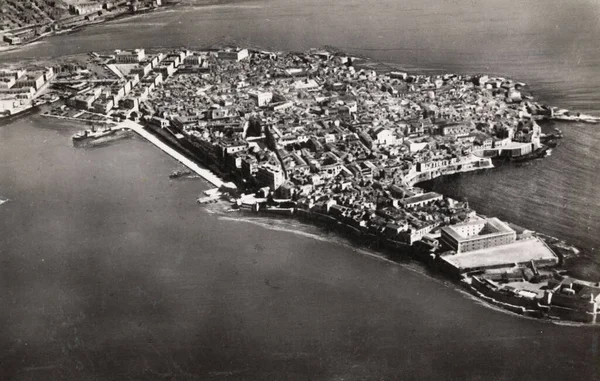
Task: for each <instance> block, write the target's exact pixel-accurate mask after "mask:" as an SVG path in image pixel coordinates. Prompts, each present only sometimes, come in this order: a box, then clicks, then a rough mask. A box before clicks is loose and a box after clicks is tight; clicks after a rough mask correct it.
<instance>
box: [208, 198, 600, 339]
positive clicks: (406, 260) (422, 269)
mask: <svg viewBox="0 0 600 381" xmlns="http://www.w3.org/2000/svg"><path fill="white" fill-rule="evenodd" d="M216 205H217V206H220V207H221V208H220V210H217V211H215V210H214V209H212V208H210V207H208V208H204V210H205V211H206V212H208V213H210V214H214V215H216V216H217V217H218V218H220V219H222V220H225V221H233V222H243V223H250V224H254V225H257V226H260V227H263V228H264V229H269V230H276V231H282V232H286V233H290V234H297V235H301V236H305V237H307V238H310V239H315V240H319V241H325V242H332V243H334V244H336V245H342V246H344V247H346V248H348V249H350V250H351V251H352V252H356V253H358V254H360V255H364V256H366V257H369V258H371V259H375V260H378V261H382V262H385V263H388V264H392V265H395V266H400V267H402V268H403V269H405V270H408V271H410V272H412V273H414V274H417V275H418V276H423V277H425V278H427V279H429V280H432V281H435V282H436V283H438V284H440V285H443V286H444V287H448V288H451V289H452V290H454V291H457V292H458V293H460V294H461V295H462V296H463V297H465V298H467V299H470V300H472V301H474V302H476V303H478V304H480V305H481V306H483V307H485V308H488V309H490V310H494V311H496V312H501V313H504V314H508V315H511V316H516V317H519V318H523V319H529V320H535V321H541V322H544V323H546V324H555V325H568V326H574V327H590V326H597V323H586V322H578V321H572V320H560V319H553V318H548V317H542V316H536V314H537V313H538V312H539V311H524V310H521V309H520V308H517V306H512V305H510V304H506V303H503V302H500V301H498V300H496V299H494V298H492V297H488V296H486V295H484V294H481V293H480V292H478V291H477V290H475V289H473V288H471V287H467V286H466V285H465V283H464V282H461V281H455V280H453V279H451V278H448V277H447V276H446V275H444V274H443V273H440V272H439V271H436V270H435V268H433V267H431V266H429V265H428V264H427V263H425V262H423V261H420V260H419V259H416V258H414V257H413V256H409V255H405V254H400V255H398V257H399V258H391V257H390V256H389V254H390V253H389V251H388V252H387V253H386V249H380V248H373V247H371V246H368V245H365V244H364V242H361V241H360V240H359V239H357V238H355V237H352V236H349V235H348V234H343V233H341V232H340V231H338V230H335V229H333V230H330V229H328V228H326V227H325V226H324V225H323V224H319V223H315V222H314V221H308V220H305V219H302V218H299V217H298V215H297V214H296V215H294V216H286V217H283V218H282V217H281V216H278V215H275V214H270V213H264V212H263V213H255V212H250V211H245V210H240V209H237V210H232V209H226V208H225V205H227V201H225V200H220V201H218V203H217V204H216ZM234 212H235V213H234ZM232 214H235V217H234V216H231V215H232ZM281 221H293V222H295V223H297V224H301V225H303V227H304V228H305V229H306V228H309V229H310V228H314V229H317V230H318V231H319V232H325V233H330V232H331V233H332V234H334V235H335V239H334V240H333V241H332V240H329V239H328V238H326V236H323V235H320V234H318V233H311V232H306V231H304V230H302V229H294V227H288V226H281V225H279V226H278V225H277V224H278V222H281ZM350 255H353V254H352V253H350Z"/></svg>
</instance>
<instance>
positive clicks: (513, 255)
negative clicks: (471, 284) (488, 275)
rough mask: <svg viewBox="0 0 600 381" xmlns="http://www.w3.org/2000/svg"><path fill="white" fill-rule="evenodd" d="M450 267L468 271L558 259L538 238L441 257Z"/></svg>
mask: <svg viewBox="0 0 600 381" xmlns="http://www.w3.org/2000/svg"><path fill="white" fill-rule="evenodd" d="M442 259H443V260H444V261H446V262H448V263H449V264H451V265H452V266H454V267H456V268H458V269H460V270H462V271H468V270H469V269H474V268H482V267H483V268H485V267H496V266H501V265H507V266H510V265H514V264H517V263H526V262H529V261H531V260H533V261H539V260H556V261H558V257H557V256H556V254H554V253H553V252H552V250H550V249H549V248H548V247H547V246H546V244H545V243H544V242H542V241H541V240H540V239H539V238H530V239H525V240H522V241H516V242H513V243H510V244H508V245H502V246H496V247H490V248H487V249H481V250H475V251H469V252H466V253H461V254H455V255H447V256H443V257H442Z"/></svg>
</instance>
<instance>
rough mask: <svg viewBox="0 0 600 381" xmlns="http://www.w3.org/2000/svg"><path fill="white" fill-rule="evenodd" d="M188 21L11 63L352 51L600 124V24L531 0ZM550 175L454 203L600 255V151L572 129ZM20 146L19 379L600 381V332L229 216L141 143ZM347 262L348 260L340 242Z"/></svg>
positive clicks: (9, 311)
mask: <svg viewBox="0 0 600 381" xmlns="http://www.w3.org/2000/svg"><path fill="white" fill-rule="evenodd" d="M436 3H437V2H434V1H427V0H426V1H418V2H417V1H414V0H413V1H404V2H401V4H400V2H397V1H378V2H376V3H375V2H373V3H367V2H364V1H345V2H335V4H333V2H317V1H308V0H303V1H293V2H289V1H283V0H273V1H264V2H253V1H249V2H242V3H239V4H232V5H220V6H210V7H192V6H185V7H180V8H178V9H174V10H170V11H166V12H160V13H156V14H152V15H146V16H142V17H136V18H133V19H127V20H121V21H118V22H114V23H110V24H107V25H103V26H95V27H92V28H89V29H86V30H84V31H82V32H79V33H76V34H72V35H65V36H59V37H54V38H50V39H48V40H46V41H44V42H41V43H39V44H36V45H34V46H31V47H27V48H25V49H24V50H22V51H19V52H14V53H6V54H3V55H0V61H5V62H8V61H13V60H18V59H24V58H35V57H50V56H61V55H66V54H72V53H78V52H85V51H88V50H91V49H94V50H111V49H116V48H133V47H138V46H144V47H158V46H182V45H186V46H203V45H206V44H209V43H213V42H215V41H220V40H223V39H226V40H227V39H228V40H234V41H238V43H239V44H244V43H248V44H254V45H260V46H264V47H269V48H277V49H298V50H304V49H306V48H309V47H314V46H322V45H333V46H337V47H341V48H344V49H345V50H347V51H350V52H353V53H357V54H364V55H368V56H370V57H373V58H374V59H377V60H382V61H386V62H394V63H400V64H403V65H405V66H406V67H407V68H414V69H420V70H425V69H434V70H444V69H446V70H448V71H455V72H480V71H485V72H490V73H498V74H503V75H507V76H510V77H513V78H516V79H519V80H522V81H526V82H528V83H529V84H530V86H531V88H532V89H533V91H534V92H535V93H536V95H537V96H538V98H540V99H541V100H543V101H545V102H548V103H550V104H553V105H557V106H563V107H567V108H572V109H576V110H580V111H585V112H589V113H595V114H599V113H600V107H599V106H598V101H599V100H600V92H599V91H598V88H599V87H598V85H599V84H600V66H599V65H598V62H600V47H599V44H598V42H597V39H596V36H598V35H600V34H599V32H600V26H599V22H598V20H599V16H600V5H599V4H598V3H597V2H593V1H589V2H585V1H571V2H568V4H567V2H563V1H551V0H543V1H542V0H532V1H529V2H527V3H528V4H527V5H523V4H522V3H521V2H517V1H488V2H486V3H488V4H487V5H485V6H483V5H482V4H481V2H473V1H464V0H457V1H448V2H444V3H443V6H441V7H440V6H439V5H438V4H436ZM559 127H560V128H561V129H562V130H563V132H564V133H565V139H564V140H563V142H562V144H561V145H560V146H559V147H558V148H557V149H555V150H554V152H553V154H552V156H551V157H549V158H547V159H545V160H539V161H535V162H532V163H528V164H526V165H522V166H518V167H516V166H512V167H511V166H506V167H501V168H499V169H497V170H495V171H490V172H487V173H485V174H477V175H469V176H462V177H459V178H457V179H452V180H450V181H444V182H440V183H439V184H438V185H436V187H437V188H439V190H440V191H443V192H445V193H449V194H453V195H456V196H460V197H467V198H468V200H469V202H470V203H471V204H472V205H473V206H474V207H475V208H476V209H478V210H479V211H481V212H483V213H486V214H490V215H496V216H499V217H501V218H504V219H507V220H510V221H513V222H516V223H518V224H521V225H524V226H526V227H529V228H532V229H537V230H540V231H543V232H545V233H549V234H554V235H556V236H559V237H562V238H566V239H569V240H570V241H571V242H573V243H575V244H577V245H579V246H581V247H582V248H584V249H585V250H586V251H587V252H588V253H590V254H589V255H590V260H589V261H586V262H580V263H579V264H578V266H579V270H580V271H582V272H588V273H592V274H594V269H596V266H597V265H595V264H594V263H593V262H594V261H598V257H597V256H596V255H597V254H596V251H595V248H598V247H600V246H599V245H600V240H599V238H598V236H597V232H598V230H599V228H600V195H599V192H598V191H597V189H598V185H600V184H599V182H600V180H598V174H597V170H596V166H597V163H598V162H599V161H600V158H599V157H598V153H597V152H598V151H597V146H598V143H599V138H600V131H599V130H598V127H597V126H593V125H579V124H569V125H559ZM79 128H80V127H78V126H74V125H67V124H64V123H62V122H56V121H50V120H46V119H43V118H41V117H30V118H27V119H23V120H19V121H17V122H15V123H13V124H11V125H8V126H2V127H0V198H8V199H9V200H10V201H8V202H7V203H5V204H3V205H1V206H0V264H1V266H0V306H1V308H0V379H2V380H211V379H215V380H284V379H292V380H308V379H311V380H342V379H343V380H394V379H404V380H410V379H415V380H424V379H425V380H426V379H448V380H483V379H486V380H515V379H533V380H535V379H540V380H568V379H574V378H576V377H577V378H581V379H587V380H598V379H600V353H599V350H600V328H598V327H576V326H558V325H555V324H551V323H546V322H541V321H536V320H529V319H524V318H521V317H517V316H513V315H511V314H507V313H504V312H499V311H496V310H492V309H490V308H488V307H486V306H483V305H481V304H480V303H479V302H477V301H475V300H473V299H471V298H469V297H468V296H465V295H464V294H462V293H461V292H458V291H456V290H454V288H453V287H451V286H448V285H445V284H444V283H442V282H440V281H437V280H433V279H430V278H429V277H427V276H425V275H423V274H420V273H417V272H414V271H412V270H411V269H409V268H406V267H404V266H399V265H394V264H390V263H388V262H385V261H382V260H377V259H374V258H372V257H370V256H368V255H365V253H361V252H356V251H355V250H353V249H352V248H350V247H349V246H348V245H345V244H343V242H342V241H340V240H337V239H333V237H328V236H323V233H322V232H319V231H318V230H316V229H312V228H306V227H303V228H301V234H297V233H292V232H290V231H289V230H294V229H300V227H298V226H295V225H294V224H289V223H285V224H283V223H277V224H272V222H269V221H265V223H264V224H260V225H259V224H255V223H249V222H247V221H244V220H237V219H235V218H225V217H223V216H220V215H218V214H211V213H208V212H207V211H206V210H204V209H202V208H200V207H198V206H197V205H196V204H195V203H194V200H195V197H197V196H198V194H199V193H201V192H202V191H203V190H204V189H206V188H207V185H206V184H205V183H204V182H203V181H201V180H184V181H172V180H169V178H168V175H169V173H171V172H172V171H173V170H175V169H177V168H178V165H177V164H176V163H175V162H174V161H173V160H172V159H171V158H169V157H168V156H166V155H164V154H162V153H161V152H160V151H158V150H157V149H156V148H154V147H153V146H151V145H150V144H148V143H146V142H144V141H142V140H141V139H138V138H134V139H131V140H127V141H121V142H117V143H115V144H112V145H109V146H106V147H101V148H95V149H88V150H81V149H75V148H73V147H72V146H71V143H70V136H71V135H72V134H73V133H74V132H75V131H77V130H78V129H79ZM330 241H331V242H330Z"/></svg>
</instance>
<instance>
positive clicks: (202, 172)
mask: <svg viewBox="0 0 600 381" xmlns="http://www.w3.org/2000/svg"><path fill="white" fill-rule="evenodd" d="M117 128H129V129H131V130H132V131H134V132H135V133H137V134H138V135H140V136H141V137H143V138H144V139H146V140H147V141H149V142H150V143H152V144H154V145H155V146H157V147H158V148H160V149H161V150H162V151H163V152H164V153H166V154H168V155H169V156H171V157H172V158H174V159H175V160H177V161H178V162H180V163H181V164H183V165H185V166H186V167H188V168H189V169H190V170H192V171H194V172H195V173H196V174H198V176H200V177H202V178H203V179H204V180H206V181H208V182H209V183H211V184H212V185H214V186H216V187H221V186H222V185H223V181H222V180H221V179H220V178H219V177H218V176H217V175H215V174H214V173H212V172H211V171H209V170H208V169H206V168H202V167H200V166H199V165H198V164H196V163H194V162H193V161H192V160H190V159H188V158H187V157H185V156H183V155H182V154H181V153H179V152H177V151H176V150H174V149H173V148H171V147H169V146H168V145H166V144H165V143H164V142H163V141H161V140H160V139H159V138H157V137H156V136H154V135H153V134H152V133H150V132H149V131H147V130H146V129H145V128H144V126H142V125H141V124H138V123H135V122H134V121H132V120H125V121H123V122H121V123H119V124H118V125H117Z"/></svg>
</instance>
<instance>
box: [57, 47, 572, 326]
mask: <svg viewBox="0 0 600 381" xmlns="http://www.w3.org/2000/svg"><path fill="white" fill-rule="evenodd" d="M246 54H247V52H246ZM448 75H449V76H454V74H448ZM404 76H405V77H406V74H404ZM449 78H452V77H449ZM405 79H406V78H405ZM460 80H462V79H460ZM468 80H469V81H471V80H473V79H468ZM501 80H506V79H501ZM417 81H418V79H417V80H414V82H415V83H416V82H417ZM451 81H452V80H449V82H450V83H452V82H451ZM477 81H479V79H477ZM507 81H509V82H511V80H507ZM411 82H412V81H411ZM484 83H485V82H484ZM441 86H442V85H440V86H438V88H439V87H441ZM448 86H450V85H448ZM413 91H414V90H413ZM474 93H475V94H477V92H476V91H474ZM531 103H532V104H533V105H534V106H533V108H532V109H533V110H534V111H532V112H531V115H530V117H531V118H532V120H533V119H534V117H535V116H541V115H545V114H542V113H541V112H540V113H538V112H535V110H538V111H539V110H545V109H547V108H546V106H543V105H541V104H539V103H537V102H533V101H532V102H531ZM45 116H52V115H45ZM550 116H553V115H552V114H550ZM579 116H580V115H577V117H579ZM55 117H56V116H55ZM146 117H147V116H146ZM59 119H60V117H59ZM64 119H69V120H71V119H72V120H76V121H83V120H81V119H78V118H64ZM159 120H160V118H159ZM163 120H164V119H163ZM533 125H534V126H535V122H533ZM442 126H444V125H443V124H442ZM354 127H355V128H356V129H355V130H352V128H350V130H352V131H360V130H359V129H358V128H357V127H356V126H354ZM421 127H422V125H421ZM537 127H538V128H539V126H537ZM116 128H124V129H129V130H132V131H134V132H136V133H137V134H138V135H140V136H142V137H143V138H144V139H146V140H147V141H149V142H150V143H152V144H154V145H155V146H157V147H158V148H159V149H161V150H162V151H163V152H165V153H167V154H168V155H170V156H171V157H173V158H174V159H175V160H177V161H178V162H180V163H182V164H183V165H185V166H186V167H188V168H189V169H191V170H192V171H194V172H195V173H197V174H198V175H199V176H201V177H202V178H203V179H204V180H205V181H207V182H209V183H211V184H212V185H213V186H216V187H217V190H219V188H222V187H223V186H224V185H225V184H226V183H225V180H224V179H222V178H220V177H219V176H217V175H215V173H213V172H212V171H210V170H209V169H207V168H205V167H202V166H200V165H199V164H198V161H199V160H200V157H199V156H197V153H193V154H192V158H190V157H189V156H190V155H189V152H186V155H184V154H183V153H182V152H180V151H181V149H178V148H180V147H173V146H172V144H166V142H164V141H163V139H161V138H159V136H157V135H160V134H157V133H156V131H154V130H153V129H148V130H147V129H146V128H145V127H144V126H143V125H141V124H138V123H136V122H133V121H131V120H129V119H126V120H125V121H123V122H121V123H119V124H118V125H117V127H116ZM159 132H161V134H173V135H175V133H174V132H172V131H171V130H169V129H166V130H164V131H163V129H162V127H161V131H159ZM181 132H183V135H182V134H179V135H180V136H181V137H178V138H177V139H183V138H184V137H185V132H184V131H183V129H182V131H181ZM270 133H271V132H270V130H269V129H268V128H267V129H266V131H265V134H266V138H267V140H268V139H269V134H270ZM428 134H429V133H428ZM419 136H420V135H419ZM425 136H427V135H425ZM183 142H185V140H183ZM211 144H214V143H211ZM532 145H533V143H532ZM490 147H491V145H490ZM501 147H502V146H501ZM270 149H271V150H273V149H272V148H271V147H270ZM469 152H470V151H469ZM498 155H500V153H498ZM186 156H188V157H186ZM278 156H279V155H278ZM224 159H225V155H224V154H223V158H222V160H217V159H216V157H215V158H214V159H212V160H209V163H208V165H207V166H208V167H212V166H214V165H216V167H217V168H218V171H222V173H226V174H227V175H228V176H232V177H235V175H236V174H235V173H234V172H230V171H228V170H225V169H223V168H225V167H227V166H226V165H225V164H226V163H225V162H224ZM278 160H279V161H282V159H281V158H280V157H278ZM432 163H433V164H432V165H429V164H430V163H429V162H426V163H425V164H423V166H421V163H420V162H419V165H418V166H414V167H412V168H411V169H410V170H408V171H407V172H406V173H404V174H403V175H402V179H401V181H402V184H403V186H407V187H409V188H412V187H414V186H415V185H417V184H419V183H421V182H423V181H428V180H433V179H435V178H438V177H445V176H447V175H453V174H459V173H463V172H471V171H478V170H484V169H491V168H494V165H493V164H492V162H491V157H485V156H483V154H482V156H476V155H474V154H473V153H472V152H471V153H470V154H468V155H467V154H465V153H461V154H460V155H459V156H455V157H453V158H452V159H451V160H450V159H448V160H445V162H444V163H443V165H442V163H441V162H440V163H435V162H432ZM284 168H285V167H284ZM396 180H397V179H396ZM396 180H394V181H396ZM393 184H394V183H393ZM275 189H277V188H275ZM275 189H274V190H275ZM417 193H418V192H417ZM440 197H442V196H441V195H440ZM265 199H266V197H265ZM239 200H240V204H242V203H243V199H242V198H240V199H239ZM253 201H254V203H253V204H252V205H251V206H250V207H251V208H252V209H254V207H256V211H257V212H258V211H259V209H261V208H265V207H266V208H265V209H266V210H265V212H264V213H267V212H270V214H271V215H274V214H284V215H289V216H290V217H291V218H297V219H300V220H302V221H303V222H304V221H309V222H311V223H312V224H313V225H317V226H319V225H321V226H322V225H325V226H326V227H327V228H328V229H332V230H335V231H336V233H340V234H343V235H344V236H346V237H348V236H349V237H351V238H350V239H351V241H353V242H355V243H356V242H357V241H358V242H359V243H360V244H362V245H363V246H364V245H366V246H367V247H368V248H369V249H373V248H375V250H377V251H382V252H386V251H387V252H389V253H391V252H394V254H395V255H396V256H397V257H398V258H401V257H408V258H412V259H416V260H418V261H419V262H422V263H425V264H426V265H429V267H431V268H433V269H434V270H437V266H438V265H439V259H440V258H441V255H438V254H439V253H440V252H438V251H436V250H433V248H432V247H428V246H427V245H425V248H423V247H421V243H422V240H421V239H422V238H423V237H424V236H425V235H427V234H428V233H429V232H430V231H433V230H436V231H437V229H438V228H439V227H442V226H446V225H445V224H440V223H439V221H437V220H436V221H435V222H432V223H429V225H426V226H425V227H424V228H423V225H421V227H419V225H415V226H417V228H416V229H417V231H418V232H417V233H415V231H414V230H413V229H414V228H412V227H411V230H410V231H407V233H408V237H407V236H406V234H397V235H394V236H393V237H392V236H387V233H385V235H384V234H383V231H381V232H379V231H377V230H373V229H371V228H372V227H373V226H369V228H368V229H367V228H366V226H367V225H366V224H365V225H360V226H358V225H357V224H351V222H349V220H348V219H347V218H346V216H344V215H336V216H334V215H332V214H330V213H329V206H327V207H326V208H325V209H323V210H321V209H314V210H313V208H312V206H303V207H300V206H298V205H297V204H296V203H295V202H292V201H291V198H290V200H289V201H290V202H291V203H293V204H294V205H293V206H291V207H286V206H281V205H279V203H276V202H271V204H270V206H271V208H269V204H268V203H267V202H263V203H264V204H263V205H260V204H261V201H257V200H251V201H250V203H252V202H253ZM265 201H266V200H265ZM314 201H316V200H314ZM333 201H334V202H333V204H336V202H335V200H333ZM396 201H397V200H396ZM327 203H329V201H327ZM307 205H308V203H307ZM340 208H345V209H351V208H347V207H346V206H343V205H340ZM461 208H462V207H461ZM466 209H469V208H468V206H467V207H466ZM377 211H378V209H375V210H374V211H373V213H374V214H377ZM264 213H258V214H259V215H262V214H264ZM341 213H342V214H343V213H344V212H343V209H342V212H341ZM469 213H470V212H469ZM473 213H475V211H473ZM430 217H431V216H430ZM479 217H481V216H479ZM483 217H485V216H483ZM412 218H414V217H412ZM436 218H437V217H436ZM432 220H433V219H432ZM429 221H431V220H429ZM449 221H450V220H449ZM449 221H448V222H449ZM363 222H364V221H363ZM399 230H400V228H398V232H397V233H400V231H399ZM424 230H427V231H424ZM402 233H404V231H403V232H402ZM413 234H414V235H413ZM436 234H437V233H436ZM428 239H429V237H428ZM551 252H552V251H551ZM552 254H553V255H555V256H557V255H556V254H555V253H553V252H552ZM558 257H559V258H560V259H561V261H562V259H563V258H562V257H560V255H559V256H558ZM392 261H393V262H398V261H396V260H393V259H392ZM557 267H560V263H559V266H557ZM461 271H462V270H461ZM440 274H441V272H440ZM444 275H445V277H446V279H448V280H452V278H451V277H450V275H449V274H444ZM466 276H467V273H463V275H460V277H459V279H461V280H464V279H465V277H466ZM469 276H471V275H470V274H469ZM463 283H464V282H462V281H461V282H460V283H459V284H461V285H463V286H464V284H463ZM467 289H468V290H470V291H475V292H476V296H478V297H481V298H483V299H485V297H483V296H482V295H480V294H477V290H475V289H474V288H472V287H467ZM486 296H487V295H486ZM492 300H494V301H495V302H497V303H499V304H498V306H499V307H500V308H504V309H509V310H511V311H512V312H517V313H522V314H530V313H534V314H540V316H545V315H544V312H543V309H540V310H536V311H532V310H528V309H525V308H523V307H517V306H513V305H512V304H509V303H505V304H502V302H501V301H499V300H497V299H492ZM488 302H490V301H489V300H488ZM548 310H549V308H548Z"/></svg>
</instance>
